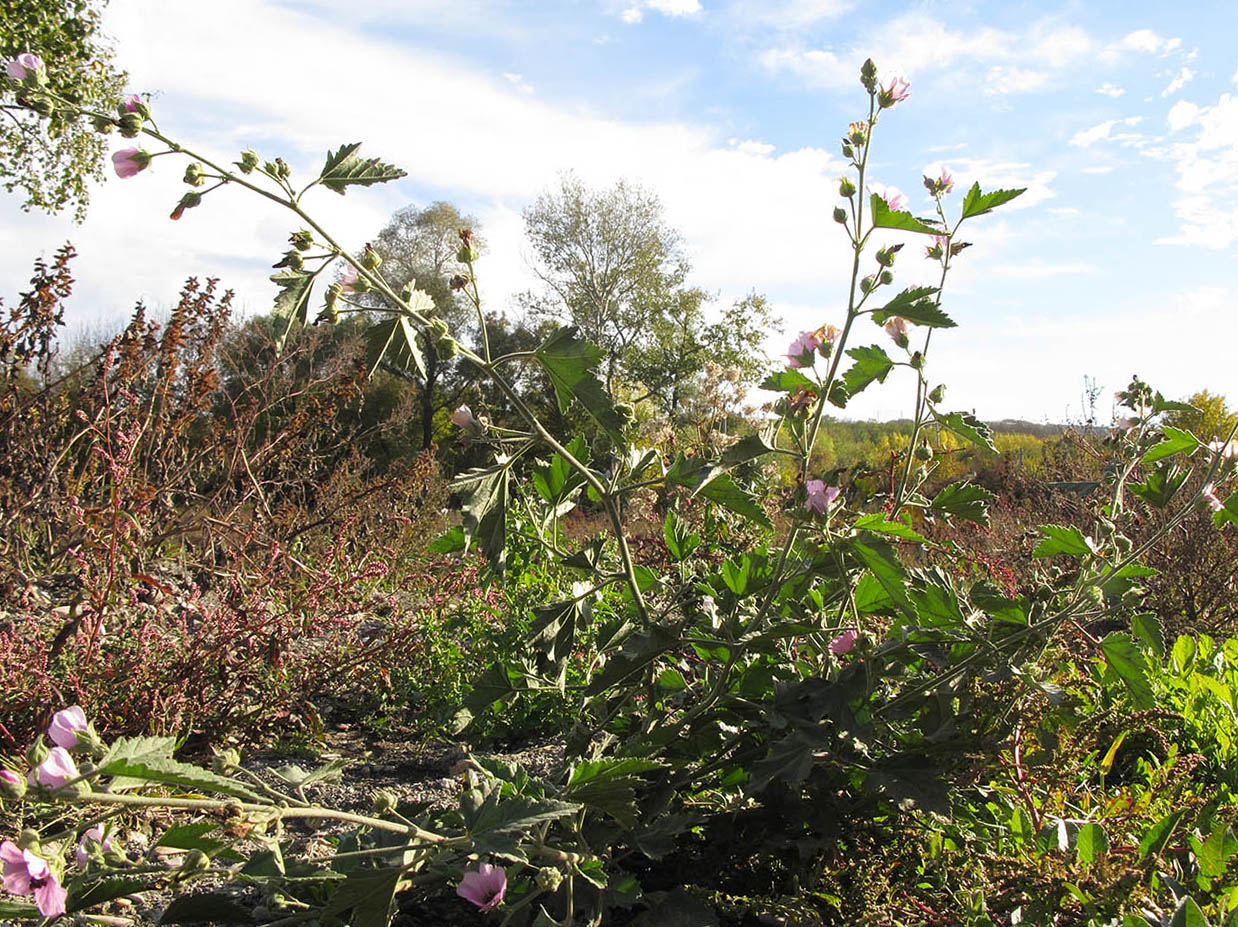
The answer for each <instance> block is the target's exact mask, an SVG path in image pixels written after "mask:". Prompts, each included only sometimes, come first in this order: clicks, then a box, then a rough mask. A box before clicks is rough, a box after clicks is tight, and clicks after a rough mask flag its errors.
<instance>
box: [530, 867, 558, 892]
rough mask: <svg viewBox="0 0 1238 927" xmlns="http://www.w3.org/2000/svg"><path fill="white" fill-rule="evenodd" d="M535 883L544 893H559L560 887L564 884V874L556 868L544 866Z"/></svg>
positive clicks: (535, 878)
mask: <svg viewBox="0 0 1238 927" xmlns="http://www.w3.org/2000/svg"><path fill="white" fill-rule="evenodd" d="M533 881H534V882H535V883H536V884H537V887H538V888H540V889H541V890H542V891H544V892H554V891H558V890H559V886H560V885H561V884H562V883H563V873H562V872H560V871H559V870H558V869H556V868H555V867H554V866H543V867H542V868H541V869H539V870H537V875H536V876H535V877H534V879H533Z"/></svg>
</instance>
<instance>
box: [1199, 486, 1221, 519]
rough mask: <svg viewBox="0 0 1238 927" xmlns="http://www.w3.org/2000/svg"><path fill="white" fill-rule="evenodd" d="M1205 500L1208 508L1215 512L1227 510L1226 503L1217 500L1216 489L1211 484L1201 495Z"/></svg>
mask: <svg viewBox="0 0 1238 927" xmlns="http://www.w3.org/2000/svg"><path fill="white" fill-rule="evenodd" d="M1201 495H1202V496H1203V500H1204V502H1205V503H1207V505H1208V508H1210V509H1212V511H1214V512H1220V511H1222V510H1223V509H1224V508H1225V503H1224V502H1222V501H1221V500H1220V499H1218V498H1217V494H1216V487H1215V486H1213V485H1212V484H1211V483H1209V484H1208V485H1206V486H1205V487H1204V489H1203V492H1202V493H1201Z"/></svg>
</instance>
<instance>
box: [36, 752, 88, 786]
mask: <svg viewBox="0 0 1238 927" xmlns="http://www.w3.org/2000/svg"><path fill="white" fill-rule="evenodd" d="M79 775H80V773H79V772H78V771H77V764H76V763H74V762H73V757H71V756H69V751H68V750H66V749H65V748H64V747H52V749H51V750H50V751H49V752H48V754H47V759H45V760H44V761H43V762H42V763H41V764H39V766H38V767H36V768H35V769H32V770H30V772H28V773H27V774H26V781H27V782H29V783H30V784H31V785H42V786H45V787H46V788H49V789H58V788H60V787H61V786H62V785H64V784H65V783H66V782H69V781H71V780H73V779H76V778H77V777H78V776H79Z"/></svg>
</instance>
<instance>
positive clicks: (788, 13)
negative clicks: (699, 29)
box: [729, 0, 855, 31]
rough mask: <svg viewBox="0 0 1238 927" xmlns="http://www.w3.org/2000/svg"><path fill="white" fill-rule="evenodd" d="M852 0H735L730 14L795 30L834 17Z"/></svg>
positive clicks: (757, 23) (757, 22)
mask: <svg viewBox="0 0 1238 927" xmlns="http://www.w3.org/2000/svg"><path fill="white" fill-rule="evenodd" d="M854 6H855V4H854V3H853V2H852V0H736V2H735V3H733V4H731V7H730V9H729V12H730V14H731V15H732V16H733V17H734V18H735V19H737V20H739V21H740V22H741V23H745V24H747V25H750V26H751V25H761V26H771V27H773V28H775V29H785V30H788V31H795V30H798V29H803V28H805V27H807V26H812V25H814V24H816V23H819V22H823V21H825V20H831V19H837V18H838V17H839V16H841V15H842V14H843V13H846V12H847V11H849V10H850V9H852V8H853V7H854Z"/></svg>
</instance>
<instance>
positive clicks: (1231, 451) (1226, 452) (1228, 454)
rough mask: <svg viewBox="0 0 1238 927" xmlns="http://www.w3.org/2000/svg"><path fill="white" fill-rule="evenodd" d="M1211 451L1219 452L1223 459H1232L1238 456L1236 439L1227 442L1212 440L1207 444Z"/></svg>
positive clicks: (1237, 441) (1237, 440)
mask: <svg viewBox="0 0 1238 927" xmlns="http://www.w3.org/2000/svg"><path fill="white" fill-rule="evenodd" d="M1208 447H1210V448H1211V449H1212V451H1213V453H1216V454H1220V455H1221V457H1222V459H1224V460H1233V459H1234V458H1235V457H1238V439H1236V440H1233V441H1230V442H1228V443H1225V442H1221V441H1213V442H1212V443H1211V444H1209V445H1208Z"/></svg>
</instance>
